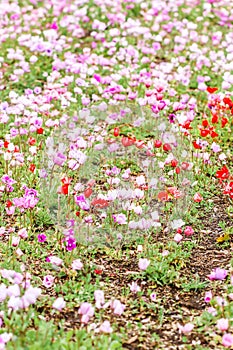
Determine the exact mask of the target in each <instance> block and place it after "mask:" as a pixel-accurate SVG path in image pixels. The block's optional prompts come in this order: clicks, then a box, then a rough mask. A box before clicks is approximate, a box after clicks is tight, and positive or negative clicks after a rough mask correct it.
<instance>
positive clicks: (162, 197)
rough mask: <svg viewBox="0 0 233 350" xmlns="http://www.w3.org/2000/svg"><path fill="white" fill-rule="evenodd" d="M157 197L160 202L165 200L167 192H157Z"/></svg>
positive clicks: (167, 197) (166, 199)
mask: <svg viewBox="0 0 233 350" xmlns="http://www.w3.org/2000/svg"><path fill="white" fill-rule="evenodd" d="M157 197H158V200H159V201H161V202H166V201H168V199H169V196H168V193H167V192H166V191H161V192H159V193H158V196H157Z"/></svg>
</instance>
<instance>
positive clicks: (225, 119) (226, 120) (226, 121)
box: [221, 117, 228, 128]
mask: <svg viewBox="0 0 233 350" xmlns="http://www.w3.org/2000/svg"><path fill="white" fill-rule="evenodd" d="M227 123H228V119H227V118H224V117H223V118H222V120H221V126H222V128H224V126H225V125H226V124H227Z"/></svg>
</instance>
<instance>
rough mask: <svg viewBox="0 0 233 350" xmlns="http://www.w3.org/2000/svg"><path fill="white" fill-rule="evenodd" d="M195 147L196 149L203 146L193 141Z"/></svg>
mask: <svg viewBox="0 0 233 350" xmlns="http://www.w3.org/2000/svg"><path fill="white" fill-rule="evenodd" d="M193 147H194V148H196V149H201V148H202V147H201V146H200V145H199V144H198V143H197V142H196V141H193Z"/></svg>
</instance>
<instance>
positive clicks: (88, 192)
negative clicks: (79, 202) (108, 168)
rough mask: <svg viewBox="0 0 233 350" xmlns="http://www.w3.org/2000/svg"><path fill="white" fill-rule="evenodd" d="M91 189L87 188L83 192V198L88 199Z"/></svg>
mask: <svg viewBox="0 0 233 350" xmlns="http://www.w3.org/2000/svg"><path fill="white" fill-rule="evenodd" d="M92 192H93V191H92V189H91V188H90V187H87V188H86V189H85V191H84V196H85V198H89V197H90V196H91V195H92Z"/></svg>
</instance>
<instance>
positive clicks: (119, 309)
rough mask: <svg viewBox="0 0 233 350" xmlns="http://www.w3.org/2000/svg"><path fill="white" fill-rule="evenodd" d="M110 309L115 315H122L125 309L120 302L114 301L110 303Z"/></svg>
mask: <svg viewBox="0 0 233 350" xmlns="http://www.w3.org/2000/svg"><path fill="white" fill-rule="evenodd" d="M111 308H112V309H113V313H114V314H115V315H119V316H120V315H122V314H123V312H124V309H125V305H124V304H122V303H121V302H120V300H118V299H115V300H114V301H113V302H112V303H111Z"/></svg>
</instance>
